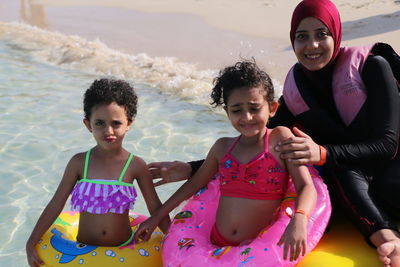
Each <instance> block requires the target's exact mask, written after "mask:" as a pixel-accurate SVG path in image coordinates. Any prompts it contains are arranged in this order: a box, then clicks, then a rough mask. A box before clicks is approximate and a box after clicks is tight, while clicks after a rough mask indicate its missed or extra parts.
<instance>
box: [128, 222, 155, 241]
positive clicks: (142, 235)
mask: <svg viewBox="0 0 400 267" xmlns="http://www.w3.org/2000/svg"><path fill="white" fill-rule="evenodd" d="M158 224H159V220H158V219H157V218H155V217H153V216H152V217H150V218H148V219H147V220H145V221H144V222H142V223H141V224H140V225H139V228H138V229H137V230H136V232H135V235H134V237H133V239H134V240H135V242H138V240H139V239H142V240H143V241H147V240H149V239H150V237H151V234H152V233H153V231H154V229H156V227H157V226H158Z"/></svg>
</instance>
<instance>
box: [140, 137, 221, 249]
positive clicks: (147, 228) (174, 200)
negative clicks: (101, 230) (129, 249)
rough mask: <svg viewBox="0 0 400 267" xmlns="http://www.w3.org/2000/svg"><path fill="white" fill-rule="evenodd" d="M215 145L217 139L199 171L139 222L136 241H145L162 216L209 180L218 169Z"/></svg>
mask: <svg viewBox="0 0 400 267" xmlns="http://www.w3.org/2000/svg"><path fill="white" fill-rule="evenodd" d="M217 147H218V141H217V142H216V143H215V144H214V145H213V147H212V148H211V150H210V152H209V153H208V155H207V158H206V160H205V162H204V164H203V165H202V166H201V168H200V169H199V171H198V172H197V173H196V174H195V175H194V176H193V177H192V178H191V179H189V180H187V181H186V182H185V183H184V184H183V185H182V186H181V187H180V188H179V189H178V190H177V191H176V192H175V193H174V194H173V195H172V196H171V197H170V198H169V199H168V200H167V201H166V202H165V203H164V204H163V205H162V206H161V207H160V208H159V209H157V210H156V211H155V212H154V213H153V214H152V216H151V217H150V218H149V219H147V220H146V221H145V222H143V223H141V224H140V226H139V228H138V230H137V231H136V233H135V240H136V241H137V240H138V239H139V238H141V239H143V240H145V241H147V240H148V239H149V238H150V236H151V233H152V232H153V231H154V229H155V227H156V226H157V225H158V223H159V222H160V220H161V219H162V218H164V217H165V216H167V215H168V214H169V212H171V211H172V210H173V209H174V208H176V207H177V206H178V205H179V204H180V203H181V202H182V201H184V200H186V199H188V198H189V197H191V196H192V195H193V194H194V193H196V192H197V191H198V190H200V189H201V188H202V187H204V186H205V185H206V184H207V183H208V182H209V180H210V179H211V178H212V177H213V176H214V175H215V173H216V172H217V171H218V159H217V156H216V155H217V153H216V150H217Z"/></svg>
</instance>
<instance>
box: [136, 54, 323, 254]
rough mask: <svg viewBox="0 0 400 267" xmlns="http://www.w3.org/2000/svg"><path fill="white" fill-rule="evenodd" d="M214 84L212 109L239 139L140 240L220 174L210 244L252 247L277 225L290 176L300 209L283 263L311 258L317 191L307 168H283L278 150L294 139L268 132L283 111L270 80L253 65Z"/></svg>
mask: <svg viewBox="0 0 400 267" xmlns="http://www.w3.org/2000/svg"><path fill="white" fill-rule="evenodd" d="M214 82H215V86H214V88H213V91H212V93H211V97H212V100H213V102H212V104H214V105H215V106H223V108H224V109H225V111H226V113H227V115H228V118H229V120H230V122H231V124H232V126H233V127H234V128H235V129H236V130H237V131H238V132H239V133H240V136H239V137H235V138H231V137H224V138H221V139H219V140H217V141H216V142H215V144H214V145H213V146H212V148H211V149H210V151H209V153H208V155H207V158H206V160H205V162H204V163H203V165H202V166H201V167H200V169H199V170H198V171H197V172H196V174H195V175H194V176H193V177H192V178H190V179H189V180H188V181H187V182H186V183H185V184H183V185H182V187H180V188H179V189H178V190H177V192H176V193H175V194H174V195H173V196H172V197H171V198H170V199H168V201H167V202H165V203H164V205H162V206H161V207H160V208H159V209H157V210H156V211H155V212H154V213H153V214H152V216H151V218H149V219H148V220H146V221H145V222H143V223H142V224H141V225H140V227H139V229H138V230H137V231H136V233H135V239H138V238H141V239H144V240H148V239H149V237H150V235H151V233H152V232H153V230H154V229H155V228H156V227H157V225H159V224H160V222H161V221H162V219H163V218H164V217H165V216H168V213H169V212H170V211H172V210H173V209H174V208H175V207H177V206H178V205H179V204H180V203H181V202H182V201H184V200H185V199H187V198H189V197H190V196H192V195H193V194H194V193H195V192H196V191H198V190H199V189H200V188H202V187H204V186H205V185H206V184H207V183H208V182H209V181H210V180H211V179H212V177H213V176H214V175H215V174H216V173H219V174H220V176H221V179H220V181H221V184H220V190H221V197H220V200H219V206H218V211H217V216H216V223H215V225H214V226H213V228H212V231H211V235H210V240H211V242H212V243H213V244H215V245H217V246H221V247H222V246H237V245H239V244H243V243H245V242H249V241H251V240H252V239H254V238H255V237H256V236H257V235H258V234H259V233H260V231H261V230H262V229H264V228H265V227H266V226H268V225H270V224H272V223H273V222H274V219H275V215H276V213H277V210H278V207H279V206H280V204H281V202H282V198H283V197H284V195H285V193H286V189H287V184H288V179H289V176H291V177H292V179H293V182H294V184H295V187H296V191H297V194H298V198H297V203H296V209H295V212H294V214H293V216H292V219H291V221H290V223H289V224H288V226H287V227H286V229H285V231H284V233H283V234H282V237H281V239H280V241H279V242H278V244H279V245H280V244H283V245H284V249H283V251H284V252H283V254H284V255H283V257H284V259H287V258H289V260H296V259H297V258H298V257H299V255H304V254H305V252H306V237H307V221H308V215H309V214H310V213H311V211H312V210H313V207H314V205H315V202H316V191H315V188H314V185H313V182H312V179H311V176H310V173H309V171H308V169H307V167H306V166H305V165H294V164H292V163H291V161H286V162H284V161H283V160H281V159H280V157H279V154H278V153H277V152H275V151H274V149H273V148H274V147H275V146H276V144H277V143H278V142H279V141H280V140H284V139H286V138H288V137H290V136H292V133H291V131H290V130H289V129H288V128H285V127H277V128H274V129H267V128H266V127H265V125H267V122H268V119H269V118H270V117H272V116H273V115H274V113H275V111H276V109H277V107H278V104H277V102H275V101H274V100H273V98H274V89H273V85H272V82H271V79H270V77H269V76H268V74H267V73H265V72H264V71H262V70H260V69H259V68H258V67H257V65H256V64H255V63H254V62H249V61H244V62H238V63H236V64H235V65H234V66H230V67H227V68H225V69H223V70H222V71H221V72H220V73H219V76H218V77H217V78H216V79H215V81H214ZM288 254H289V257H288Z"/></svg>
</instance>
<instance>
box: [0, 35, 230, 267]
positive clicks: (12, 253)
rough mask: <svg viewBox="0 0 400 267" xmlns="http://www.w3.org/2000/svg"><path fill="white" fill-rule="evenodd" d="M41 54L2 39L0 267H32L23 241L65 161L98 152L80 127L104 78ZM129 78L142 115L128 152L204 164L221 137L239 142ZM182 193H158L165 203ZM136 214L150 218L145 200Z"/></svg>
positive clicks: (198, 109)
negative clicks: (91, 90) (85, 102)
mask: <svg viewBox="0 0 400 267" xmlns="http://www.w3.org/2000/svg"><path fill="white" fill-rule="evenodd" d="M37 52H38V49H37V48H32V47H26V46H23V45H20V44H18V43H17V42H16V41H15V40H12V39H11V40H10V39H7V38H6V39H3V40H2V39H1V38H0V152H1V153H0V177H1V184H0V265H1V266H26V265H27V264H26V259H25V242H26V239H27V237H28V236H29V234H30V232H31V231H32V228H33V226H34V224H35V223H36V220H37V218H38V216H39V214H40V212H41V211H42V210H43V208H44V207H45V205H46V204H47V203H48V201H49V200H50V198H51V196H52V195H53V193H54V191H55V189H56V187H57V185H58V183H59V180H60V178H61V176H62V173H63V170H64V167H65V165H66V163H67V161H68V160H69V158H70V157H71V156H72V155H74V154H75V153H77V152H80V151H84V150H87V149H88V148H90V147H91V146H93V145H94V144H95V143H94V140H93V138H92V136H91V135H90V133H89V132H88V131H87V130H86V128H85V127H84V125H83V123H82V116H83V112H82V104H81V102H82V94H83V92H84V91H85V89H86V88H87V87H88V86H89V84H90V83H91V82H92V81H93V80H94V79H96V78H98V77H100V76H102V75H104V73H100V72H98V71H97V72H96V71H93V68H89V67H88V68H86V69H85V67H82V66H80V67H78V68H71V66H70V65H68V67H66V66H65V65H63V64H54V62H51V60H47V62H46V60H43V59H42V58H39V59H38V56H37ZM64 52H65V51H64ZM103 63H104V62H103ZM104 64H105V63H104ZM101 74H102V75H101ZM132 77H135V75H134V73H133V74H132V76H131V78H129V81H130V82H132V83H134V84H135V87H136V90H137V93H138V95H139V110H138V116H137V118H136V121H135V124H134V126H133V128H132V129H131V131H130V132H129V133H128V134H127V136H126V137H125V142H124V144H125V147H126V148H127V149H128V150H130V151H131V152H133V153H135V154H138V155H140V156H141V157H142V158H143V159H145V160H146V161H147V162H151V161H163V160H192V159H199V158H203V157H204V156H205V154H206V153H207V151H208V149H209V147H210V146H211V145H212V144H213V142H214V141H215V140H216V139H217V138H218V137H221V136H233V135H235V134H236V133H235V132H234V130H233V129H232V127H231V126H230V124H229V122H228V121H227V119H226V117H225V116H224V115H223V114H222V113H220V112H215V111H213V110H211V109H210V108H209V107H208V106H207V105H204V104H196V103H193V102H194V101H193V98H190V99H189V98H187V97H184V96H182V95H180V94H173V93H168V92H165V91H163V90H161V89H160V87H161V86H160V87H157V86H154V84H157V83H161V82H162V81H161V80H158V81H157V80H155V82H154V83H145V82H143V79H141V82H142V83H140V82H138V81H137V80H135V79H134V78H132ZM203 102H204V101H203ZM178 186H179V183H177V184H172V185H166V186H162V187H160V188H157V192H158V194H159V195H160V198H161V199H162V200H163V201H164V200H166V199H167V198H168V197H169V196H170V194H171V193H172V192H174V190H176V189H177V187H178ZM65 209H68V204H67V205H66V208H65ZM136 211H138V212H140V213H144V214H148V212H147V211H146V209H145V205H144V202H143V199H142V197H141V196H139V201H138V204H137V210H136Z"/></svg>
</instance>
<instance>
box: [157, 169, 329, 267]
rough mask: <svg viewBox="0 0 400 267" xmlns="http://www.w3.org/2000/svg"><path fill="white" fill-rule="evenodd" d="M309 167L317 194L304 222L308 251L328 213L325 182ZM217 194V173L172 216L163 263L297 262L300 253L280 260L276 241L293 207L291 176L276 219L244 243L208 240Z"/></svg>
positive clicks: (167, 264)
mask: <svg viewBox="0 0 400 267" xmlns="http://www.w3.org/2000/svg"><path fill="white" fill-rule="evenodd" d="M309 169H310V172H311V175H312V177H313V181H314V185H315V188H316V190H317V195H318V197H317V202H316V207H315V209H314V210H313V212H312V214H311V215H310V220H309V223H308V237H307V251H308V252H309V251H311V250H312V249H313V248H314V247H315V246H316V245H317V243H318V241H319V240H320V239H321V237H322V235H323V233H324V231H325V228H326V226H327V223H328V221H329V217H330V214H331V203H330V199H329V194H328V190H327V188H326V185H325V184H324V182H323V181H322V179H321V177H319V176H318V173H317V171H316V170H315V169H314V168H312V167H310V168H309ZM219 196H220V192H219V177H218V175H217V176H216V178H215V179H213V180H212V181H211V182H210V183H209V184H208V185H207V186H206V187H205V188H202V189H201V190H200V191H199V192H197V193H196V195H194V196H193V197H192V198H190V199H189V200H188V202H187V203H186V204H185V206H184V207H183V208H182V211H181V212H179V213H178V214H177V215H176V216H175V218H174V220H173V221H172V223H171V227H170V229H169V233H168V235H167V236H166V237H165V239H164V244H163V250H162V257H163V266H168V267H174V266H177V267H178V266H185V267H190V266H229V267H232V266H294V265H296V264H297V263H298V262H299V260H300V259H301V257H300V258H299V259H297V260H296V261H292V262H290V261H288V260H286V261H285V260H283V247H280V246H278V245H277V243H278V241H279V239H280V237H281V235H282V233H283V231H284V229H285V228H286V226H287V224H288V223H289V220H290V214H291V213H292V211H293V210H294V203H295V199H296V191H295V188H294V185H293V183H292V181H291V179H290V180H289V187H288V192H287V194H286V196H285V198H284V200H283V201H282V204H281V207H280V210H279V216H278V219H277V221H276V222H275V223H274V224H272V225H270V226H268V227H266V228H265V229H264V230H263V231H261V232H260V234H259V235H258V237H257V238H256V239H254V240H253V241H252V242H251V243H250V244H247V245H240V246H235V247H233V246H227V247H217V246H215V245H213V244H211V242H210V232H211V228H212V226H213V225H214V223H215V216H216V211H217V206H218V201H219Z"/></svg>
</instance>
